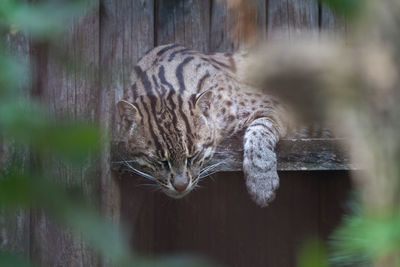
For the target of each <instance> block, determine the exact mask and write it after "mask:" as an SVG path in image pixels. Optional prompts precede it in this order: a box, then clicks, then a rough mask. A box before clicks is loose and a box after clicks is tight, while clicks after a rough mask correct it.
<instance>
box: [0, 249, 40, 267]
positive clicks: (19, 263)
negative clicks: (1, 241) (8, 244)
mask: <svg viewBox="0 0 400 267" xmlns="http://www.w3.org/2000/svg"><path fill="white" fill-rule="evenodd" d="M0 266H2V267H33V266H34V265H33V264H31V263H30V262H29V261H27V260H25V259H23V258H22V257H20V256H19V255H17V254H15V253H11V252H5V251H0Z"/></svg>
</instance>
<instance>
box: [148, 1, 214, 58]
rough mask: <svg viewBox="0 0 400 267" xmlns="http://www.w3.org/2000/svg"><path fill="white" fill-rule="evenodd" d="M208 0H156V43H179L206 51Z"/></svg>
mask: <svg viewBox="0 0 400 267" xmlns="http://www.w3.org/2000/svg"><path fill="white" fill-rule="evenodd" d="M209 10H210V2H209V1H204V0H175V1H170V0H158V1H157V14H156V16H157V25H156V26H157V33H156V35H157V45H161V44H168V43H179V44H182V45H184V46H187V47H190V48H191V49H195V50H198V51H208V43H209V27H210V13H209Z"/></svg>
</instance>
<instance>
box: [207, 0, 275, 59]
mask: <svg viewBox="0 0 400 267" xmlns="http://www.w3.org/2000/svg"><path fill="white" fill-rule="evenodd" d="M251 2H252V3H253V4H254V6H255V11H256V13H255V14H254V17H255V18H256V22H257V28H258V29H257V31H258V34H259V35H261V37H260V38H259V39H261V40H262V39H264V38H265V35H266V27H267V25H266V20H267V19H266V0H252V1H251ZM211 5H212V6H211V11H212V13H211V30H210V51H211V52H232V51H235V50H236V49H237V48H239V47H241V43H240V42H244V41H246V40H243V39H240V38H241V36H239V39H240V40H239V44H236V43H235V42H234V41H233V40H232V38H231V34H232V31H233V27H234V25H235V23H238V20H237V16H236V15H235V13H234V12H233V11H232V10H229V9H228V7H227V4H226V1H225V0H222V1H221V0H211ZM242 38H243V37H242Z"/></svg>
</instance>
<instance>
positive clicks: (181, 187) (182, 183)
mask: <svg viewBox="0 0 400 267" xmlns="http://www.w3.org/2000/svg"><path fill="white" fill-rule="evenodd" d="M188 185H189V182H188V181H180V182H174V183H173V184H172V186H173V187H174V188H175V190H176V191H179V192H182V191H185V190H186V188H187V187H188Z"/></svg>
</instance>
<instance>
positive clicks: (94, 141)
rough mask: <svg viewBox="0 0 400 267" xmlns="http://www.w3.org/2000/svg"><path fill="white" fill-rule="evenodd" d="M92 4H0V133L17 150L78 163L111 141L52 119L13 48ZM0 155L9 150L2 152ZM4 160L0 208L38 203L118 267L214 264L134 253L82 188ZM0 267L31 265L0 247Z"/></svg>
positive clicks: (57, 30)
mask: <svg viewBox="0 0 400 267" xmlns="http://www.w3.org/2000/svg"><path fill="white" fill-rule="evenodd" d="M33 2H34V3H33ZM90 5H91V1H83V0H51V1H50V0H49V1H32V2H30V1H22V0H21V1H19V0H1V1H0V137H1V138H2V140H3V141H4V143H6V144H8V145H11V144H12V145H13V146H14V147H16V149H17V150H21V151H27V150H28V148H29V151H30V154H31V155H33V157H34V158H39V159H40V158H54V157H56V158H58V159H59V160H61V161H62V162H64V163H65V164H70V163H74V164H75V166H76V164H80V163H82V162H87V159H88V157H89V156H92V157H94V156H95V155H96V153H98V152H99V151H100V150H101V148H100V144H101V143H104V142H106V141H107V140H105V138H104V133H102V132H101V131H100V129H99V127H98V126H96V125H93V124H91V123H88V122H84V121H81V122H78V121H76V120H74V121H73V120H71V119H68V118H61V117H56V116H54V115H52V116H50V115H49V114H48V113H47V111H46V109H45V108H44V107H43V106H41V105H40V104H39V103H37V102H35V101H33V100H32V99H29V96H28V95H29V93H28V92H27V91H28V90H27V88H29V77H30V76H31V73H30V69H29V67H30V65H29V64H30V63H29V61H28V60H27V59H26V58H23V57H21V56H20V55H18V51H15V48H14V47H10V39H11V38H14V37H18V36H19V35H22V36H25V38H32V40H34V41H36V42H41V43H45V42H49V41H51V40H52V39H54V38H56V37H57V36H58V35H59V34H61V33H62V32H63V31H64V30H66V26H67V25H68V23H70V22H72V21H73V19H75V18H77V17H78V16H80V15H82V12H83V11H84V10H90ZM25 56H26V55H25ZM60 61H62V60H60ZM59 67H60V68H63V67H65V66H62V65H61V66H59ZM65 68H66V67H65ZM65 73H68V70H67V69H65ZM0 145H2V144H1V143H0ZM23 153H24V152H22V154H23ZM17 154H18V153H17ZM2 158H3V159H4V155H0V160H1V159H2ZM7 159H8V160H7V164H4V165H3V166H0V211H1V212H9V211H13V210H16V209H20V208H24V209H29V208H32V207H34V208H40V209H42V210H44V211H45V212H46V214H48V215H49V216H51V218H53V219H54V220H55V221H56V222H58V223H59V224H60V225H61V226H63V227H64V228H65V229H66V230H70V231H72V232H73V233H76V234H77V235H79V236H80V237H83V239H84V240H85V241H86V242H87V244H89V245H90V247H91V248H93V249H94V250H95V251H96V252H98V253H100V254H101V255H102V256H104V257H105V258H106V259H108V260H110V261H111V262H112V263H113V264H115V265H116V266H149V264H151V265H152V266H189V265H190V266H209V263H206V262H203V261H201V260H195V259H194V258H192V257H183V256H179V257H174V256H172V257H163V258H159V259H154V258H153V259H148V258H143V257H141V256H138V255H134V254H133V253H132V252H131V251H130V249H129V246H128V243H127V240H126V239H125V238H124V236H123V235H122V233H121V231H120V229H118V227H117V226H116V225H113V224H112V223H111V222H109V221H107V220H106V219H104V218H102V216H101V215H100V214H99V213H98V212H97V211H96V210H98V208H95V207H91V206H89V205H88V204H87V202H86V201H85V200H84V197H83V194H82V193H81V190H78V191H79V192H78V193H77V190H71V188H66V187H64V186H62V185H60V184H59V183H58V184H56V183H55V182H53V181H54V180H53V179H51V177H47V175H46V173H45V172H42V171H41V168H40V166H34V165H33V164H34V163H32V162H31V163H30V166H29V165H28V166H27V164H26V162H24V160H23V159H22V158H21V157H20V156H18V155H16V156H15V157H13V156H11V155H7ZM3 163H4V162H3ZM39 165H40V160H39ZM0 216H1V213H0ZM0 266H31V263H30V260H29V259H25V258H21V257H20V256H18V255H17V254H15V253H13V252H11V251H0Z"/></svg>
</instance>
